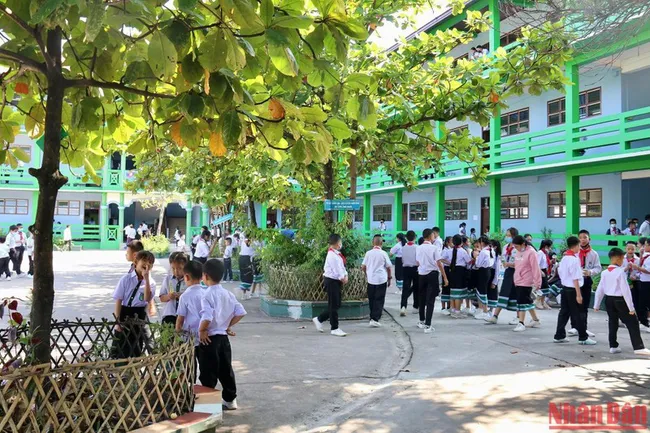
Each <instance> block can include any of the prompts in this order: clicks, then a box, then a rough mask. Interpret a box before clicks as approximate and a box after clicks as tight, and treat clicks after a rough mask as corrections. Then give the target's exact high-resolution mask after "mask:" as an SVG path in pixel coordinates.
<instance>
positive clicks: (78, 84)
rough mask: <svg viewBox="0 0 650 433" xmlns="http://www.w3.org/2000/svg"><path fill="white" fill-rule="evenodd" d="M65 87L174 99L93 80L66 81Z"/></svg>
mask: <svg viewBox="0 0 650 433" xmlns="http://www.w3.org/2000/svg"><path fill="white" fill-rule="evenodd" d="M64 85H65V87H98V88H101V89H114V90H122V91H125V92H130V93H134V94H136V95H141V96H146V97H150V98H163V99H173V98H174V95H166V94H164V93H156V92H150V91H148V90H142V89H136V88H134V87H129V86H126V85H124V84H122V83H115V82H106V81H98V80H95V79H92V78H82V79H77V80H68V79H65V80H64Z"/></svg>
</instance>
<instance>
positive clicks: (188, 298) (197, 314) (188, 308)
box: [177, 284, 204, 346]
mask: <svg viewBox="0 0 650 433" xmlns="http://www.w3.org/2000/svg"><path fill="white" fill-rule="evenodd" d="M203 291H204V288H203V286H201V285H200V284H194V285H193V286H190V287H188V288H187V289H185V291H184V292H183V294H182V295H181V297H180V299H179V300H178V311H177V314H178V315H179V316H183V319H184V320H183V330H184V331H185V332H189V333H190V334H191V335H193V336H194V345H195V346H198V345H199V343H200V342H199V325H200V324H201V299H202V298H203Z"/></svg>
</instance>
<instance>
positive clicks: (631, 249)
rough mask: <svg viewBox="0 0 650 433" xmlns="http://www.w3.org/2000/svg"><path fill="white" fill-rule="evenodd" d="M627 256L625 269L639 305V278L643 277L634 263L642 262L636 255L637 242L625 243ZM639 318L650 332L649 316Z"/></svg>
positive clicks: (645, 329) (634, 300) (644, 327)
mask: <svg viewBox="0 0 650 433" xmlns="http://www.w3.org/2000/svg"><path fill="white" fill-rule="evenodd" d="M625 253H626V254H625V258H624V260H623V269H624V270H625V275H627V279H628V281H629V285H630V289H631V291H632V301H633V302H634V305H635V306H637V307H638V306H639V280H640V279H641V273H640V272H639V271H637V270H636V269H635V268H634V267H633V266H632V265H639V264H640V263H641V258H640V257H639V256H637V255H636V242H634V241H628V242H627V244H626V245H625ZM643 253H644V248H643V247H642V248H641V254H643ZM637 318H638V319H639V321H640V322H641V330H642V331H645V332H650V328H648V320H647V317H646V318H645V319H646V320H644V318H643V317H639V316H638V315H637Z"/></svg>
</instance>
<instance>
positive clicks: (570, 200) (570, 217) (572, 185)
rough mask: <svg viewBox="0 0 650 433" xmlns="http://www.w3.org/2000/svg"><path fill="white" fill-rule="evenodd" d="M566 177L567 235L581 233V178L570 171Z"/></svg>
mask: <svg viewBox="0 0 650 433" xmlns="http://www.w3.org/2000/svg"><path fill="white" fill-rule="evenodd" d="M565 176H566V195H565V197H566V234H567V235H572V234H577V233H578V231H580V176H578V175H575V174H573V173H572V172H570V171H567V172H566V173H565Z"/></svg>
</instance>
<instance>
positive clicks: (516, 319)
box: [508, 316, 519, 325]
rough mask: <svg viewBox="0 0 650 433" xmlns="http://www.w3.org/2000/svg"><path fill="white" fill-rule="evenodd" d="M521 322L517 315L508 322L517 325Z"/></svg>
mask: <svg viewBox="0 0 650 433" xmlns="http://www.w3.org/2000/svg"><path fill="white" fill-rule="evenodd" d="M518 323H519V318H518V317H516V316H515V318H514V319H512V320H511V321H509V322H508V325H516V324H518Z"/></svg>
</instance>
